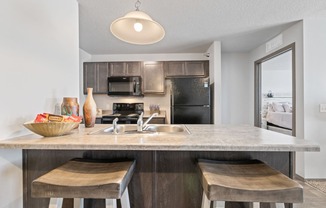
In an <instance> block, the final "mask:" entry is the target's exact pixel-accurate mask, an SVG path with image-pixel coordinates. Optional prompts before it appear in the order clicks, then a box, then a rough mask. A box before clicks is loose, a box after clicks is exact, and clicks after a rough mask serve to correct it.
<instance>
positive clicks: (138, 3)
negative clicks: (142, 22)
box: [135, 0, 141, 11]
mask: <svg viewBox="0 0 326 208" xmlns="http://www.w3.org/2000/svg"><path fill="white" fill-rule="evenodd" d="M140 5H141V2H140V1H139V0H137V1H136V3H135V7H136V11H139V7H140Z"/></svg>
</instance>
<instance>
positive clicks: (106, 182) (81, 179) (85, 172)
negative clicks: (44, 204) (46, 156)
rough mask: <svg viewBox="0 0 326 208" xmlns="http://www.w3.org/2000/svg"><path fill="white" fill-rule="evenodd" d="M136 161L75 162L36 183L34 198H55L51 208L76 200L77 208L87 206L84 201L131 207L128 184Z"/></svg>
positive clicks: (61, 167) (53, 171)
mask: <svg viewBox="0 0 326 208" xmlns="http://www.w3.org/2000/svg"><path fill="white" fill-rule="evenodd" d="M135 164H136V162H135V161H125V162H108V161H102V160H86V159H79V158H78V159H73V160H70V161H69V162H67V163H65V164H64V165H62V166H60V167H58V168H55V169H54V170H51V171H50V172H48V173H46V174H44V175H42V176H41V177H39V178H37V179H35V180H34V181H33V182H32V197H35V198H51V199H50V203H49V208H50V207H58V208H59V207H62V201H63V198H74V208H77V207H78V208H79V207H80V208H82V207H83V206H84V203H83V198H89V199H105V201H106V202H105V204H106V207H108V205H109V204H110V201H111V200H113V206H114V207H116V199H121V206H122V208H130V203H129V195H128V187H127V186H128V184H129V181H130V179H131V177H132V175H133V172H134V170H135Z"/></svg>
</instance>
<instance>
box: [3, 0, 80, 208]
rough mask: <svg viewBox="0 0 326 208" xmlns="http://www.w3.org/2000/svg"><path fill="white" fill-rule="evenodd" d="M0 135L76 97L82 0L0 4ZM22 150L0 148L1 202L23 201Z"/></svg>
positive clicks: (8, 207)
mask: <svg viewBox="0 0 326 208" xmlns="http://www.w3.org/2000/svg"><path fill="white" fill-rule="evenodd" d="M0 16H1V18H0V25H1V29H0V30H1V31H0V45H1V47H0V54H1V56H0V60H1V76H0V89H1V117H0V138H1V139H10V138H12V137H15V136H19V135H24V134H27V133H30V132H29V131H28V130H26V129H25V128H24V127H23V126H22V124H23V123H24V122H26V121H28V120H32V119H34V118H35V116H36V114H37V113H43V112H54V106H55V104H56V103H58V102H59V103H61V102H62V97H63V96H74V97H78V87H79V79H78V73H79V72H78V59H79V57H78V48H79V47H78V44H79V43H78V42H79V41H78V4H77V2H76V1H75V0H70V1H67V0H57V1H43V0H30V1H21V0H11V1H3V2H2V4H1V7H0ZM21 166H22V154H21V150H0V178H1V182H0V207H1V208H19V207H22V169H21V168H22V167H21Z"/></svg>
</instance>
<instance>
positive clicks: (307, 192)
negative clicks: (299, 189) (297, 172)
mask: <svg viewBox="0 0 326 208" xmlns="http://www.w3.org/2000/svg"><path fill="white" fill-rule="evenodd" d="M298 182H299V183H300V184H301V185H302V186H303V197H304V203H303V204H294V206H293V208H324V207H326V193H324V192H322V191H319V190H318V189H316V188H314V187H312V186H310V185H308V184H307V183H304V182H302V181H298Z"/></svg>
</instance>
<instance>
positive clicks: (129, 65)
mask: <svg viewBox="0 0 326 208" xmlns="http://www.w3.org/2000/svg"><path fill="white" fill-rule="evenodd" d="M125 72H126V74H125V76H140V74H141V73H140V62H126V70H125Z"/></svg>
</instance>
